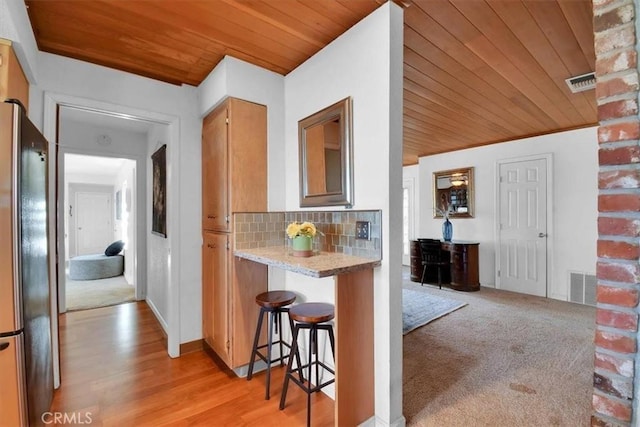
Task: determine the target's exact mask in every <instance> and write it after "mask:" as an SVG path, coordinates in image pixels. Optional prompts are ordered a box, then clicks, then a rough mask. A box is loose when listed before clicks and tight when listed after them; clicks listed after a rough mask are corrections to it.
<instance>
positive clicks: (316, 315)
mask: <svg viewBox="0 0 640 427" xmlns="http://www.w3.org/2000/svg"><path fill="white" fill-rule="evenodd" d="M334 316H335V313H334V307H333V305H332V304H325V303H317V302H316V303H304V304H298V305H295V306H293V307H291V309H290V310H289V318H290V319H292V320H294V321H295V322H296V323H295V327H294V328H293V338H292V342H291V353H293V354H295V355H296V362H297V363H298V367H297V368H295V369H294V368H293V359H292V358H291V357H289V362H288V363H287V372H286V373H285V377H284V385H283V387H282V397H281V398H280V409H281V410H282V409H284V405H285V403H286V400H287V389H288V387H289V380H291V381H293V382H294V383H296V384H297V385H298V386H299V387H300V388H301V389H302V390H304V392H305V393H307V426H310V425H311V393H314V392H318V391H320V390H321V389H322V388H324V387H325V386H328V385H329V384H332V383H334V382H335V371H334V370H333V369H331V368H330V367H329V366H327V365H326V364H324V363H323V362H321V361H320V360H318V330H325V331H327V332H328V334H329V342H330V343H331V354H332V355H333V359H334V361H335V356H336V355H335V339H334V337H333V325H331V324H322V323H323V322H328V321H329V320H331V319H333V318H334ZM300 329H309V359H308V363H307V364H305V365H302V364H301V363H300V351H299V349H298V334H299V333H300ZM314 354H315V356H316V357H315V360H313V358H312V356H313V355H314ZM314 366H315V371H316V385H315V386H313V387H312V386H311V373H312V369H313V367H314ZM320 367H322V368H323V369H324V370H326V371H328V372H329V373H331V375H332V376H333V378H331V379H330V380H328V381H326V382H324V383H322V384H317V383H319V382H320V375H319V374H320ZM305 369H307V380H306V384H305V383H304V379H303V378H302V376H303V375H304V370H305ZM296 372H297V373H298V375H299V376H300V379H298V378H296V377H295V376H294V373H296Z"/></svg>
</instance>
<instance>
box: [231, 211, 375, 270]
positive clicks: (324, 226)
mask: <svg viewBox="0 0 640 427" xmlns="http://www.w3.org/2000/svg"><path fill="white" fill-rule="evenodd" d="M233 221H234V228H233V229H234V236H235V239H234V241H235V249H248V248H259V247H271V246H285V245H289V244H290V240H289V239H288V238H287V235H286V233H285V229H286V227H287V225H288V224H289V223H291V222H293V221H298V222H304V221H309V222H312V223H314V224H315V226H316V229H318V230H319V231H321V232H322V234H323V235H321V234H320V233H318V234H317V235H316V237H315V238H314V250H322V251H324V252H339V253H345V254H348V255H355V256H360V257H363V258H374V259H381V258H382V211H380V210H367V211H357V210H353V211H289V212H243V213H235V214H234V215H233ZM356 221H369V222H370V223H371V230H370V237H371V240H359V239H356V238H355V234H356Z"/></svg>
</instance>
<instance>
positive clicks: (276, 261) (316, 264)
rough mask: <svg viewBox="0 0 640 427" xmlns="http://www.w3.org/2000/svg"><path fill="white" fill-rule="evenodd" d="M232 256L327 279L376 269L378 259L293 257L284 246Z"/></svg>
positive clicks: (238, 251) (240, 251)
mask: <svg viewBox="0 0 640 427" xmlns="http://www.w3.org/2000/svg"><path fill="white" fill-rule="evenodd" d="M233 254H234V255H235V256H237V257H239V258H245V259H248V260H251V261H255V262H259V263H261V264H266V265H270V266H273V267H279V268H282V269H284V270H288V271H293V272H295V273H300V274H304V275H305V276H311V277H329V276H335V275H337V274H343V273H351V272H354V271H359V270H365V269H369V268H374V267H378V266H380V264H381V261H380V260H379V259H371V258H362V257H357V256H353V255H345V254H341V253H336V252H318V253H314V254H313V255H312V256H310V257H308V258H301V257H294V256H293V255H291V254H290V252H289V249H288V248H286V247H284V246H276V247H269V248H255V249H236V250H235V251H233Z"/></svg>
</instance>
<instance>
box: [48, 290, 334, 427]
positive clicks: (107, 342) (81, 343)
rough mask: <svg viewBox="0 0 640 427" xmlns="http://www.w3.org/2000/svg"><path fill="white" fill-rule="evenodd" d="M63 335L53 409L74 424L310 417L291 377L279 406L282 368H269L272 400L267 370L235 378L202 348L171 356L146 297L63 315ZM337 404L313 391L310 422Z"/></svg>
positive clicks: (239, 422)
mask: <svg viewBox="0 0 640 427" xmlns="http://www.w3.org/2000/svg"><path fill="white" fill-rule="evenodd" d="M60 342H61V360H62V366H61V374H62V385H61V387H60V389H59V390H56V392H55V394H54V400H53V405H52V412H63V413H66V414H67V415H68V416H75V417H76V418H75V420H76V421H80V422H77V425H80V424H90V425H91V426H119V427H120V426H146V425H148V426H161V425H176V426H186V425H206V426H225V425H229V426H253V425H255V426H279V427H285V426H297V425H305V423H306V395H305V394H304V393H303V392H302V391H301V390H300V389H299V388H298V387H296V386H295V385H294V384H292V385H290V386H289V393H288V395H287V407H286V408H285V409H284V410H283V411H280V410H279V409H278V404H279V401H280V392H281V390H282V379H283V372H284V368H280V367H278V368H274V369H272V380H271V399H270V400H264V386H265V375H264V373H263V372H261V373H258V374H256V375H254V378H253V380H251V381H247V380H246V379H245V378H238V377H236V376H235V375H234V374H233V373H231V372H229V371H225V370H222V369H221V368H220V367H219V366H218V365H216V364H215V363H214V362H213V361H212V359H211V358H209V356H207V355H206V354H205V353H204V352H202V351H198V352H194V353H189V354H186V355H183V356H182V357H180V358H177V359H171V358H169V356H167V352H166V350H165V347H164V337H163V335H162V331H161V328H160V326H159V324H158V322H157V321H156V319H155V317H154V315H153V313H152V312H151V310H150V309H149V307H148V306H147V305H146V303H144V302H137V303H127V304H121V305H117V306H113V307H104V308H98V309H95V310H86V311H77V312H71V313H66V314H63V315H61V316H60ZM333 408H334V405H333V400H331V399H330V398H328V397H327V396H325V395H324V394H323V393H315V394H314V396H313V397H312V411H311V413H312V425H313V426H314V427H315V426H318V427H320V426H332V425H333V423H334V415H333ZM87 417H89V418H90V420H91V423H88V422H87V421H88V418H87ZM82 421H84V422H82ZM53 425H55V424H53ZM66 425H69V423H68V422H67V423H66Z"/></svg>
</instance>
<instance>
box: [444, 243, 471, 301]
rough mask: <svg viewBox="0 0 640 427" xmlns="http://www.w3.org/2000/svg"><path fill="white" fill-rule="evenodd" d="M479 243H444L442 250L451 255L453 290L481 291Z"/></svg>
mask: <svg viewBox="0 0 640 427" xmlns="http://www.w3.org/2000/svg"><path fill="white" fill-rule="evenodd" d="M478 247H479V244H478V243H471V242H444V243H443V244H442V248H443V249H445V250H448V251H449V252H450V253H451V284H450V286H451V288H453V289H455V290H458V291H479V290H480V275H479V271H478V270H479V265H478Z"/></svg>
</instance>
